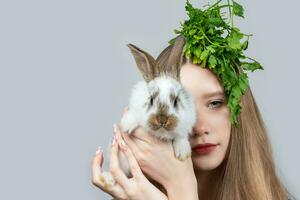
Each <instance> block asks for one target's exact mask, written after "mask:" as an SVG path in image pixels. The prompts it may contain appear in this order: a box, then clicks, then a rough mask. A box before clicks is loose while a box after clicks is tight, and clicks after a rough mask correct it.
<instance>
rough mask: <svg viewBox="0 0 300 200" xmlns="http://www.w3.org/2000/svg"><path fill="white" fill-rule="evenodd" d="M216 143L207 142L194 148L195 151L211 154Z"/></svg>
mask: <svg viewBox="0 0 300 200" xmlns="http://www.w3.org/2000/svg"><path fill="white" fill-rule="evenodd" d="M216 146H217V145H216V144H211V143H206V144H199V145H197V146H195V147H193V148H192V150H193V152H195V153H197V154H209V153H210V152H212V151H213V150H214V149H215V148H216Z"/></svg>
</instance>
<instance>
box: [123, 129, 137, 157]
mask: <svg viewBox="0 0 300 200" xmlns="http://www.w3.org/2000/svg"><path fill="white" fill-rule="evenodd" d="M122 139H123V140H124V141H125V143H126V144H127V146H128V147H129V148H130V150H131V152H132V154H133V155H134V157H135V158H136V159H137V160H138V159H139V154H140V152H141V151H142V149H141V148H140V147H139V146H138V145H137V144H136V143H138V142H139V141H135V140H134V138H132V137H131V135H128V134H126V133H124V134H122Z"/></svg>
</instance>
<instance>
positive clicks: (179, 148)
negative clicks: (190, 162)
mask: <svg viewBox="0 0 300 200" xmlns="http://www.w3.org/2000/svg"><path fill="white" fill-rule="evenodd" d="M173 147H174V151H175V156H176V158H177V159H178V160H180V161H184V160H186V159H187V158H189V157H190V156H191V146H190V143H189V141H188V140H187V139H185V138H180V139H175V140H174V141H173Z"/></svg>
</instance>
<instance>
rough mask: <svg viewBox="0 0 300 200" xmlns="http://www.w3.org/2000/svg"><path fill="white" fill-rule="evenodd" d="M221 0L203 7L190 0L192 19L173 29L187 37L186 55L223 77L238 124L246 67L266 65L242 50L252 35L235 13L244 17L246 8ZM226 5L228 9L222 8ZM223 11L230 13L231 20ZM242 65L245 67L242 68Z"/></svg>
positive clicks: (233, 114) (233, 119) (186, 7)
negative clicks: (236, 20) (239, 24)
mask: <svg viewBox="0 0 300 200" xmlns="http://www.w3.org/2000/svg"><path fill="white" fill-rule="evenodd" d="M221 1H222V0H219V1H217V2H216V3H214V4H213V5H211V6H209V7H208V8H206V9H204V10H201V9H199V8H194V7H193V6H192V4H190V2H189V1H188V0H187V1H186V6H185V9H186V11H187V14H188V16H189V19H188V20H186V21H184V23H183V24H182V23H181V30H176V29H175V30H174V32H175V33H176V34H181V35H183V36H184V37H185V39H186V45H185V50H184V54H185V56H186V58H191V60H192V62H193V63H194V64H199V65H200V66H201V67H203V68H205V67H208V68H209V69H210V70H211V71H212V72H214V73H215V74H216V75H217V76H218V77H219V78H220V80H221V82H222V84H223V87H224V91H225V94H226V96H227V99H228V101H227V106H228V107H229V109H230V112H231V115H230V120H231V123H233V124H234V125H235V126H236V127H239V125H238V122H237V116H238V115H239V114H240V112H241V106H240V100H241V97H242V95H243V94H245V92H246V90H247V88H248V86H249V82H248V76H247V73H246V72H244V71H251V72H253V71H255V70H257V69H263V67H262V66H261V64H260V63H259V62H258V61H256V60H254V59H252V58H249V57H247V56H245V55H244V53H243V52H244V51H245V50H246V49H247V48H248V40H249V37H250V36H252V35H247V34H244V33H242V32H240V30H239V28H237V27H235V26H234V22H233V17H234V16H239V17H242V18H244V8H243V7H242V5H240V4H239V3H237V2H236V1H234V0H227V3H225V4H221ZM223 8H226V10H228V12H227V13H226V12H221V10H222V9H223ZM224 14H227V15H228V16H229V20H227V18H225V16H224ZM173 41H174V39H172V40H170V41H169V43H170V44H172V43H173ZM240 67H241V68H242V69H243V71H240V70H239V68H240ZM237 70H238V71H240V72H238V71H237Z"/></svg>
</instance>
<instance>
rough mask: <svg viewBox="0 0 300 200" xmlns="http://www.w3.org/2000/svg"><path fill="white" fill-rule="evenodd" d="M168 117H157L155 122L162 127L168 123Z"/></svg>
mask: <svg viewBox="0 0 300 200" xmlns="http://www.w3.org/2000/svg"><path fill="white" fill-rule="evenodd" d="M168 118H169V117H168V116H167V115H158V116H157V121H158V123H159V124H160V125H162V126H164V125H166V123H167V122H168Z"/></svg>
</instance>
